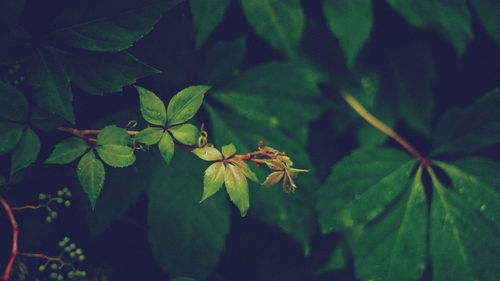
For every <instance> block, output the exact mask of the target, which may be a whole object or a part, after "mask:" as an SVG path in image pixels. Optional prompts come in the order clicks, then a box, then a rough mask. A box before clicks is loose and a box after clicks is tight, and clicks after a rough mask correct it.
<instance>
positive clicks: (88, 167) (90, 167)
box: [76, 150, 105, 209]
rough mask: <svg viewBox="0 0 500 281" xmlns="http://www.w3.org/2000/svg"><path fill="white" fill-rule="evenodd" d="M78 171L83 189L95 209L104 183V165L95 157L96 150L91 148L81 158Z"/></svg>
mask: <svg viewBox="0 0 500 281" xmlns="http://www.w3.org/2000/svg"><path fill="white" fill-rule="evenodd" d="M76 172H77V175H78V180H79V181H80V184H81V185H82V187H83V190H84V191H85V193H86V194H87V196H88V197H89V200H90V205H91V206H92V209H94V207H95V203H96V201H97V198H98V197H99V194H100V193H101V189H102V186H103V185H104V177H105V171H104V165H103V164H102V162H101V160H98V159H97V158H96V157H95V154H94V151H92V150H91V151H89V152H87V153H85V155H83V157H82V158H81V159H80V162H78V166H77V168H76Z"/></svg>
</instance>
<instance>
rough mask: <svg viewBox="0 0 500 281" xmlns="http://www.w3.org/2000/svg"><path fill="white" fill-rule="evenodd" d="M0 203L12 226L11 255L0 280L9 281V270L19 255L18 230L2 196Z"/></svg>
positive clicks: (10, 210) (12, 214)
mask: <svg viewBox="0 0 500 281" xmlns="http://www.w3.org/2000/svg"><path fill="white" fill-rule="evenodd" d="M0 203H1V204H2V206H3V208H4V209H5V211H6V212H7V215H8V216H9V220H10V224H11V225H12V250H11V255H10V259H9V262H8V263H7V266H6V267H5V271H4V273H3V275H2V277H1V278H0V279H1V280H2V281H7V280H9V276H10V270H11V269H12V265H13V264H14V260H15V259H16V256H17V255H18V254H19V249H18V247H17V240H18V236H19V229H18V227H17V222H16V218H15V217H14V213H12V209H11V208H10V206H9V204H8V203H7V201H5V200H4V199H3V197H2V196H0Z"/></svg>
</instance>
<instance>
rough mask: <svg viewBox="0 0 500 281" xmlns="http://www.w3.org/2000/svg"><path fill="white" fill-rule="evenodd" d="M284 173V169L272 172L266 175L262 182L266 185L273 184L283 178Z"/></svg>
mask: <svg viewBox="0 0 500 281" xmlns="http://www.w3.org/2000/svg"><path fill="white" fill-rule="evenodd" d="M284 174H285V172H284V171H278V172H272V173H270V174H269V175H268V176H267V177H266V180H265V181H264V183H262V184H263V185H266V186H273V185H275V184H277V183H278V182H279V181H280V180H281V179H282V178H283V175H284Z"/></svg>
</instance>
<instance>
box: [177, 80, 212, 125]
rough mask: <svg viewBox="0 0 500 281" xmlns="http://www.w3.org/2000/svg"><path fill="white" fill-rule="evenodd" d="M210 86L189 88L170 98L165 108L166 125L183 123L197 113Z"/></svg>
mask: <svg viewBox="0 0 500 281" xmlns="http://www.w3.org/2000/svg"><path fill="white" fill-rule="evenodd" d="M209 89H210V86H191V87H187V88H185V89H183V90H182V91H180V92H178V93H177V94H175V96H173V97H172V99H171V100H170V102H169V103H168V107H167V118H168V125H169V126H173V125H177V124H181V123H184V122H186V121H188V120H189V119H191V118H193V116H194V115H195V114H196V112H198V109H199V108H200V106H201V104H202V103H203V97H204V95H205V93H206V92H207V91H208V90H209Z"/></svg>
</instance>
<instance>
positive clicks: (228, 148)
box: [221, 143, 236, 159]
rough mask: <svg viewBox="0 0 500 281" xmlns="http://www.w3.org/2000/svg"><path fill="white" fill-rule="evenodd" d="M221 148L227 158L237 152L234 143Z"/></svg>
mask: <svg viewBox="0 0 500 281" xmlns="http://www.w3.org/2000/svg"><path fill="white" fill-rule="evenodd" d="M221 150H222V155H224V158H225V159H229V158H230V157H231V156H233V155H234V154H235V153H236V147H235V146H234V144H232V143H230V144H227V145H223V146H222V149H221Z"/></svg>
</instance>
